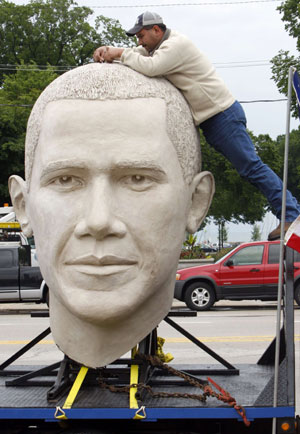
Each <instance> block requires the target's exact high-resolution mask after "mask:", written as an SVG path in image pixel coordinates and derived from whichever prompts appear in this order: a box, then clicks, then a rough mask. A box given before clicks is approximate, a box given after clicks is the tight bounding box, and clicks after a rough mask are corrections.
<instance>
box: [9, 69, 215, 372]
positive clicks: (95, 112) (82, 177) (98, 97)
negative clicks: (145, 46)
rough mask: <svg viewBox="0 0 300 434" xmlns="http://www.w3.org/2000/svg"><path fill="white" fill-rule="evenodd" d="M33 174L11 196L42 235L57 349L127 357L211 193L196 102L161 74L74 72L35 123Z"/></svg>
mask: <svg viewBox="0 0 300 434" xmlns="http://www.w3.org/2000/svg"><path fill="white" fill-rule="evenodd" d="M25 148H26V150H25V168H26V170H25V174H26V176H25V178H26V180H23V179H22V178H20V177H18V176H12V177H11V178H10V180H9V187H10V194H11V198H12V202H13V206H14V209H15V211H16V214H17V217H18V220H19V221H20V223H21V226H22V229H23V231H24V233H25V234H26V235H27V236H30V235H31V234H32V233H33V234H34V236H35V242H36V246H37V254H38V259H39V263H40V267H41V270H42V274H43V276H44V279H45V280H46V282H47V285H48V287H49V289H50V324H51V330H52V335H53V337H54V340H55V342H56V344H57V345H58V347H59V348H60V349H61V350H62V351H63V352H64V353H65V354H67V355H68V356H69V357H70V358H71V359H73V360H75V361H77V362H79V363H82V364H85V365H86V366H89V367H100V366H104V365H106V364H108V363H110V362H112V361H114V360H115V359H117V358H118V357H120V356H121V355H122V354H124V353H126V352H127V351H128V350H130V349H131V348H132V347H133V346H134V345H135V344H136V343H138V342H139V341H140V340H142V339H143V338H144V337H145V336H146V335H147V334H148V333H149V332H150V331H151V330H152V329H153V328H155V327H156V326H157V325H158V323H159V322H160V321H161V320H162V319H163V318H164V317H165V316H166V315H167V313H168V311H169V309H170V306H171V304H172V299H173V291H174V282H175V273H176V269H177V264H178V258H179V254H180V250H181V246H182V242H183V239H184V237H185V232H186V231H189V232H191V233H193V232H195V231H196V230H197V229H198V227H199V225H200V223H201V221H202V220H203V218H204V217H205V215H206V212H207V209H208V207H209V205H210V202H211V198H212V194H213V188H214V187H213V178H212V175H211V174H210V173H209V172H201V171H200V146H199V137H198V132H197V130H196V128H195V126H194V124H193V120H192V116H191V113H190V110H189V107H188V105H187V103H186V101H185V99H184V98H183V96H182V95H181V93H180V92H179V91H178V90H177V89H176V88H174V87H173V86H172V85H171V84H170V83H169V82H168V81H166V80H164V79H159V78H158V79H153V78H147V77H145V76H143V75H141V74H139V73H137V72H135V71H132V70H131V69H129V68H127V67H125V66H123V65H119V64H111V65H109V64H98V63H97V64H90V65H86V66H83V67H79V68H76V69H74V70H72V71H70V72H67V73H65V74H64V75H62V76H61V77H59V78H58V79H56V80H55V81H54V82H52V83H51V84H50V85H49V86H48V87H47V88H46V89H45V90H44V92H43V93H42V94H41V96H40V97H39V99H38V100H37V102H36V104H35V106H34V108H33V110H32V112H31V115H30V119H29V121H28V127H27V134H26V146H25Z"/></svg>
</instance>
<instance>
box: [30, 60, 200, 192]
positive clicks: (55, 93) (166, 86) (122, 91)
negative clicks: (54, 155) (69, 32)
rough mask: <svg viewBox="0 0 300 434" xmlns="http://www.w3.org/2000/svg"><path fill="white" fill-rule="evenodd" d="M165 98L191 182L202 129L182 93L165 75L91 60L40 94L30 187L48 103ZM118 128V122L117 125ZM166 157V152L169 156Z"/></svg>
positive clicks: (182, 163) (197, 163)
mask: <svg viewBox="0 0 300 434" xmlns="http://www.w3.org/2000/svg"><path fill="white" fill-rule="evenodd" d="M133 98H162V99H164V100H165V102H166V106H167V133H168V136H169V138H170V140H171V142H172V143H173V145H174V147H175V149H176V152H177V155H178V160H179V163H180V166H181V169H182V172H183V177H184V179H185V181H186V182H187V183H190V182H191V181H192V179H193V177H194V176H195V174H196V173H198V172H199V171H200V164H201V152H200V142H199V132H198V130H197V129H196V127H195V125H194V122H193V118H192V115H191V112H190V109H189V106H188V104H187V102H186V100H185V99H184V97H183V96H182V94H181V93H180V92H179V91H178V90H177V89H176V88H175V87H174V86H173V85H172V84H171V83H170V82H168V81H167V80H166V79H164V78H149V77H146V76H144V75H142V74H140V73H138V72H136V71H133V70H132V69H130V68H128V67H126V66H124V65H122V64H118V63H115V64H100V63H92V64H88V65H85V66H81V67H78V68H75V69H73V70H71V71H69V72H66V73H65V74H63V75H61V76H60V77H58V78H57V79H56V80H54V81H53V82H52V83H51V84H50V85H49V86H48V87H47V88H46V89H45V90H44V91H43V92H42V94H41V95H40V96H39V98H38V100H37V101H36V103H35V105H34V107H33V109H32V112H31V114H30V117H29V120H28V125H27V134H26V145H25V173H26V180H27V186H28V188H29V184H30V178H31V171H32V166H33V161H34V154H35V149H36V147H37V144H38V141H39V135H40V131H41V125H42V121H43V114H44V110H45V107H46V105H47V104H48V103H49V102H51V101H57V100H61V99H69V100H72V99H76V100H77V99H82V100H107V99H108V100H120V99H121V100H122V99H123V100H124V99H133ZM116 128H118V125H116ZM166 158H167V156H166Z"/></svg>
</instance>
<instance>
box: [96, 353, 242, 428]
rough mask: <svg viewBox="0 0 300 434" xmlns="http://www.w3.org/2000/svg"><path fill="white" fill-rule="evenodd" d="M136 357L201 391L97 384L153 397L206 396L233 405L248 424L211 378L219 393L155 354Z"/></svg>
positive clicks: (224, 392) (210, 381)
mask: <svg viewBox="0 0 300 434" xmlns="http://www.w3.org/2000/svg"><path fill="white" fill-rule="evenodd" d="M136 358H137V359H142V360H143V361H146V362H148V363H150V364H151V366H153V367H156V368H157V367H158V368H161V369H164V370H166V371H168V372H169V373H170V374H172V375H174V376H177V377H180V378H182V379H183V380H185V381H186V382H187V383H188V384H190V385H191V386H194V387H197V388H198V389H201V390H202V391H203V393H200V394H193V393H178V392H175V393H168V392H154V390H153V389H152V387H151V386H149V385H146V384H143V383H138V384H130V385H128V386H114V385H110V384H107V383H105V382H104V381H103V379H102V378H100V379H99V386H100V387H102V388H105V389H108V390H110V391H111V392H114V393H115V392H117V393H129V391H130V389H131V388H133V387H135V388H137V390H138V391H141V390H145V391H146V392H148V393H149V394H150V395H151V396H152V397H154V398H188V399H195V400H197V401H201V402H205V401H206V399H207V397H208V396H211V397H213V398H216V399H218V400H219V401H222V402H224V403H226V404H228V405H230V406H231V407H233V408H234V409H235V410H236V411H237V413H238V414H239V415H240V416H241V417H242V419H243V421H244V423H245V425H246V426H249V425H250V422H249V421H248V420H247V418H246V412H245V409H244V408H243V407H242V406H240V405H237V403H236V400H235V398H233V397H232V396H231V395H230V393H228V392H227V391H226V390H224V389H222V388H221V387H220V386H219V385H218V384H217V383H215V382H214V381H213V380H212V379H211V378H207V380H208V382H209V383H211V384H212V385H213V386H214V387H215V388H216V389H217V390H218V391H219V392H220V393H218V392H216V391H214V390H213V389H212V387H211V386H210V385H209V384H208V382H203V381H201V380H197V379H195V378H192V377H190V376H189V375H188V374H185V373H184V372H182V371H178V370H177V369H174V368H172V367H171V366H169V365H167V364H166V363H163V362H162V361H161V359H160V358H159V357H157V356H151V355H146V354H141V353H137V354H136Z"/></svg>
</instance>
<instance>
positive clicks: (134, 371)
mask: <svg viewBox="0 0 300 434" xmlns="http://www.w3.org/2000/svg"><path fill="white" fill-rule="evenodd" d="M136 352H137V347H136V346H135V347H134V348H133V349H132V350H131V358H132V359H133V358H134V356H135V355H136ZM138 381H139V366H138V365H131V367H130V385H131V384H137V383H138ZM136 392H137V387H131V388H130V390H129V408H139V405H138V402H137V400H136V397H135V394H136Z"/></svg>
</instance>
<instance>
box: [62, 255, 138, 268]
mask: <svg viewBox="0 0 300 434" xmlns="http://www.w3.org/2000/svg"><path fill="white" fill-rule="evenodd" d="M137 262H138V261H137V260H136V259H130V258H129V259H128V258H124V257H122V256H116V255H104V256H101V257H98V256H95V255H83V256H80V257H78V258H74V259H69V260H67V261H66V262H65V263H66V264H67V265H94V266H98V267H99V266H100V267H101V266H103V265H135V264H136V263H137Z"/></svg>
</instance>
